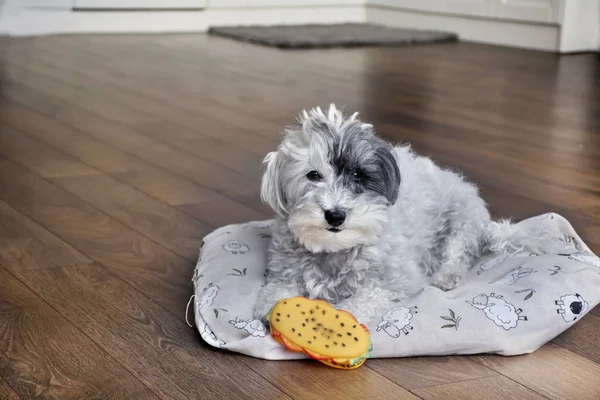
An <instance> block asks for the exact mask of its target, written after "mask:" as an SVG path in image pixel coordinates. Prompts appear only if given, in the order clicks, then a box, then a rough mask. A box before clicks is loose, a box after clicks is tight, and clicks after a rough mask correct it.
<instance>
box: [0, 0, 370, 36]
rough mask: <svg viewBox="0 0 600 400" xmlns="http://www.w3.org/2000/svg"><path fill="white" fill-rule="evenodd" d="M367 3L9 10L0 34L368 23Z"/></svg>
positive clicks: (3, 15) (1, 18) (2, 17)
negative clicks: (232, 7) (298, 5)
mask: <svg viewBox="0 0 600 400" xmlns="http://www.w3.org/2000/svg"><path fill="white" fill-rule="evenodd" d="M365 20H366V10H365V7H364V6H362V5H358V4H357V5H347V6H343V5H340V6H311V7H265V8H243V9H242V8H240V9H229V8H228V9H206V10H199V11H108V12H106V11H104V12H103V11H76V12H73V11H71V10H65V9H63V10H52V9H35V8H29V9H16V8H6V9H4V11H3V12H2V13H1V14H0V34H4V35H10V36H38V35H48V34H63V33H134V32H135V33H168V32H171V33H173V32H205V31H206V30H207V29H208V28H209V27H210V26H217V25H236V24H243V25H253V24H256V25H267V24H282V25H283V24H303V23H341V22H365Z"/></svg>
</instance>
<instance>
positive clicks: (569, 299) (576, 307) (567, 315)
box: [554, 293, 588, 322]
mask: <svg viewBox="0 0 600 400" xmlns="http://www.w3.org/2000/svg"><path fill="white" fill-rule="evenodd" d="M554 304H555V305H557V306H558V309H557V310H556V312H557V313H558V314H560V315H562V317H563V319H564V320H565V322H573V321H575V320H577V318H579V317H580V316H581V315H583V314H585V312H586V311H587V310H588V303H587V301H585V300H584V299H583V297H581V296H580V295H579V294H577V293H575V294H565V295H562V296H561V297H560V299H559V300H556V301H555V302H554Z"/></svg>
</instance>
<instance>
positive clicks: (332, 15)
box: [0, 0, 600, 52]
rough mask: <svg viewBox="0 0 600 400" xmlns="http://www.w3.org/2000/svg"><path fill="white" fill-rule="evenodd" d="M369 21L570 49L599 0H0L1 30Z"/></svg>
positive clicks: (591, 24)
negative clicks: (136, 7) (131, 7)
mask: <svg viewBox="0 0 600 400" xmlns="http://www.w3.org/2000/svg"><path fill="white" fill-rule="evenodd" d="M148 1H153V2H154V4H155V5H164V4H175V3H178V4H185V5H189V4H198V5H206V8H205V9H204V10H188V11H173V10H171V11H164V12H161V11H117V12H116V11H102V10H94V11H89V10H88V11H75V12H73V10H72V7H73V5H74V4H79V5H86V4H87V5H90V4H95V5H102V4H107V5H108V7H109V8H114V5H115V4H117V5H119V4H121V5H123V4H126V3H127V4H138V3H139V4H150V3H148ZM0 4H2V0H0ZM340 22H373V23H382V24H385V25H389V26H397V27H408V28H417V29H437V30H447V31H452V32H455V33H457V34H458V35H459V37H460V38H461V39H463V40H468V41H476V42H482V43H491V44H499V45H506V46H516V47H524V48H532V49H538V50H549V51H561V52H573V51H589V50H598V49H600V0H4V7H3V9H2V10H1V12H0V34H10V35H15V36H19V35H43V34H54V33H94V32H103V33H123V32H204V31H206V30H207V29H208V28H209V27H210V26H215V25H250V24H263V25H272V24H302V23H340Z"/></svg>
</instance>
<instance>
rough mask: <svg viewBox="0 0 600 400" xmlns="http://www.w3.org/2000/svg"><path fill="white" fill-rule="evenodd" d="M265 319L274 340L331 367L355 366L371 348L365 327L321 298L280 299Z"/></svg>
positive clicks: (362, 361) (351, 367)
mask: <svg viewBox="0 0 600 400" xmlns="http://www.w3.org/2000/svg"><path fill="white" fill-rule="evenodd" d="M267 318H268V320H269V322H270V325H271V334H272V335H273V337H274V338H275V339H276V340H277V341H278V342H280V343H282V344H283V345H284V346H286V347H287V348H288V349H290V350H292V351H296V352H302V353H305V354H307V355H308V356H309V357H311V358H314V359H316V360H319V361H321V362H322V363H324V364H327V365H330V366H332V367H336V368H342V369H354V368H357V367H359V366H361V365H362V364H363V363H364V362H365V360H366V359H367V358H368V356H369V352H370V351H371V349H372V344H371V334H370V332H369V330H368V329H367V327H366V326H364V325H362V324H359V323H358V321H357V320H356V318H354V317H353V316H352V315H351V314H350V313H348V312H347V311H343V310H336V309H335V308H333V307H332V306H331V305H330V304H329V303H327V302H326V301H323V300H308V299H307V298H305V297H292V298H289V299H283V300H281V301H279V302H278V303H277V304H276V305H275V306H274V307H273V308H272V309H271V312H270V313H269V316H268V317H267Z"/></svg>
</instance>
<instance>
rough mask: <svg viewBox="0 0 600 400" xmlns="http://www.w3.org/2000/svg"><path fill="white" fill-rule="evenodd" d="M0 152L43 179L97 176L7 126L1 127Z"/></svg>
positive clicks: (63, 155)
mask: <svg viewBox="0 0 600 400" xmlns="http://www.w3.org/2000/svg"><path fill="white" fill-rule="evenodd" d="M0 152H2V154H3V155H4V156H5V157H7V158H9V159H11V160H14V161H17V162H19V163H21V164H23V165H27V166H28V167H29V168H30V169H31V170H32V171H35V172H36V173H37V174H38V175H40V176H42V177H44V178H60V177H68V176H88V175H97V174H98V171H96V170H94V169H92V168H90V167H88V166H87V165H85V164H82V163H80V162H77V160H74V159H72V158H70V157H68V156H66V155H65V154H63V153H61V152H59V151H56V150H55V149H53V148H49V147H48V146H45V145H44V144H43V143H40V142H39V141H37V140H32V139H30V138H29V137H28V136H26V135H24V134H23V133H21V132H19V131H17V130H15V129H12V128H11V127H7V126H3V127H2V133H1V134H0Z"/></svg>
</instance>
